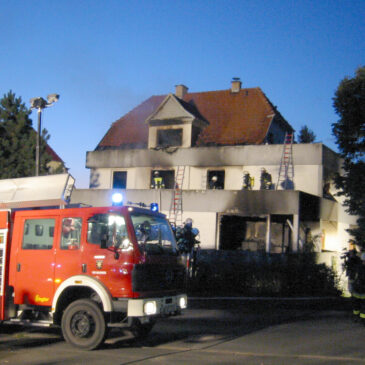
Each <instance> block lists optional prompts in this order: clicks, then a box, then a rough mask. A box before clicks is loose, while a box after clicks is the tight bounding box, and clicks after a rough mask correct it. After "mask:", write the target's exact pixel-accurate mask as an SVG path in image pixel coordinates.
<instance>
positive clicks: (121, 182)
mask: <svg viewBox="0 0 365 365" xmlns="http://www.w3.org/2000/svg"><path fill="white" fill-rule="evenodd" d="M126 187H127V171H114V172H113V189H126Z"/></svg>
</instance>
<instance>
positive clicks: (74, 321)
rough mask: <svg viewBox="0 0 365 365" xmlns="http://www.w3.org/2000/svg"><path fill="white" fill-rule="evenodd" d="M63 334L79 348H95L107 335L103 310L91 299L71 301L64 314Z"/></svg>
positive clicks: (70, 342)
mask: <svg viewBox="0 0 365 365" xmlns="http://www.w3.org/2000/svg"><path fill="white" fill-rule="evenodd" d="M61 326H62V334H63V337H64V338H65V340H66V341H67V342H68V343H69V344H71V345H73V346H75V347H78V348H81V349H84V350H94V349H96V348H97V347H99V346H100V345H101V344H102V343H103V342H104V340H105V338H106V336H107V326H106V323H105V318H104V315H103V312H102V311H101V309H100V308H99V306H98V305H97V304H96V303H95V302H94V301H92V300H90V299H80V300H76V301H75V302H73V303H71V304H70V305H69V306H68V307H67V308H66V310H65V312H64V314H63V316H62V324H61Z"/></svg>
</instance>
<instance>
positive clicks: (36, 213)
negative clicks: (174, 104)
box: [0, 175, 187, 350]
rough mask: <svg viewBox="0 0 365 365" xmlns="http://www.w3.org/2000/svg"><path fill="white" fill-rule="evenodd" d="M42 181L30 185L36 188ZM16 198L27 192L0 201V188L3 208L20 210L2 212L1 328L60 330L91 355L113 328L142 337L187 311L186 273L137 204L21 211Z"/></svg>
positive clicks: (159, 227) (171, 242)
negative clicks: (12, 325) (165, 318)
mask: <svg viewBox="0 0 365 365" xmlns="http://www.w3.org/2000/svg"><path fill="white" fill-rule="evenodd" d="M61 176H62V175H61ZM45 178H47V177H45ZM45 178H43V180H42V178H41V177H39V178H29V179H37V180H34V181H35V182H38V184H36V185H37V188H41V187H42V184H43V186H47V183H45V181H46V180H45ZM15 180H25V179H14V180H12V181H15ZM40 180H42V184H39V181H40ZM27 184H28V186H32V189H33V190H34V189H35V188H34V184H29V183H28V182H27ZM27 184H26V185H27ZM18 185H19V184H18ZM32 189H31V190H32ZM63 190H64V191H63V193H62V194H63V195H65V191H66V192H67V191H69V190H70V189H69V187H68V186H67V184H66V185H65V188H64V189H63ZM8 195H9V194H8ZM14 195H18V196H24V189H22V188H19V186H17V194H12V199H8V202H4V200H1V196H2V194H1V186H0V208H4V207H7V206H11V205H12V204H13V206H16V207H17V208H15V209H6V208H4V209H2V210H0V275H1V277H0V321H1V322H2V324H7V323H19V324H22V325H26V324H28V325H40V326H60V327H61V329H62V334H63V336H64V338H65V340H66V341H67V342H69V343H70V344H72V345H74V346H77V347H79V348H82V349H87V350H91V349H95V348H97V347H98V346H100V345H101V344H102V343H103V341H104V339H105V338H106V336H107V332H108V328H110V327H128V328H130V329H131V330H132V332H133V333H134V334H135V335H137V336H142V335H146V334H148V332H149V331H150V330H151V329H152V326H153V325H154V323H155V321H156V319H157V318H158V317H160V316H169V315H177V314H179V313H180V312H181V310H182V309H184V308H186V306H187V296H186V294H185V292H184V282H185V267H184V265H183V262H182V261H181V260H180V257H179V256H178V254H177V248H176V242H175V238H174V235H173V232H172V230H171V227H170V225H169V223H168V221H167V220H166V217H165V216H164V215H163V214H160V213H158V212H153V211H151V210H148V209H142V208H138V207H134V206H129V207H128V206H121V207H118V206H111V207H82V208H62V207H61V208H56V209H48V208H47V209H45V208H44V207H43V208H36V209H34V208H33V209H24V208H20V207H21V205H26V203H24V202H21V201H20V200H18V202H15V200H16V199H15V200H14V199H13V197H14ZM41 200H42V199H38V202H39V201H41ZM10 201H12V204H11V202H10ZM46 201H53V200H52V199H46V200H43V205H46V204H47V203H46ZM28 205H30V204H29V202H28ZM33 205H35V204H33Z"/></svg>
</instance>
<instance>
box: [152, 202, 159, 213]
mask: <svg viewBox="0 0 365 365" xmlns="http://www.w3.org/2000/svg"><path fill="white" fill-rule="evenodd" d="M150 209H151V210H152V212H158V204H157V203H151V204H150Z"/></svg>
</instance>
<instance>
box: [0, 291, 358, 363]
mask: <svg viewBox="0 0 365 365" xmlns="http://www.w3.org/2000/svg"><path fill="white" fill-rule="evenodd" d="M364 338H365V326H363V325H362V324H359V323H354V322H353V321H352V320H351V316H350V311H349V302H348V301H346V300H340V299H333V298H317V299H315V298H311V299H308V298H300V299H299V298H297V299H290V298H287V299H283V298H280V299H278V298H269V299H262V298H226V299H222V298H215V299H213V298H195V299H191V300H190V307H189V309H188V310H187V311H186V312H185V313H184V314H183V315H182V316H178V317H172V318H169V319H165V320H161V321H160V322H158V323H157V324H156V326H155V327H154V329H153V330H152V332H151V334H150V336H149V337H148V338H146V339H145V340H136V339H134V338H133V337H132V336H131V334H129V333H127V332H124V333H123V332H121V331H116V330H113V331H112V332H111V334H110V336H109V338H108V339H107V341H106V343H105V345H104V346H103V347H102V348H101V349H99V350H96V351H89V352H87V351H82V350H78V349H75V348H73V347H71V346H69V345H68V344H67V343H65V342H64V341H63V340H62V337H61V336H60V332H59V331H58V330H56V329H38V328H28V329H27V328H19V327H16V326H6V327H4V328H2V331H1V333H0V364H27V365H40V364H47V365H52V364H87V365H94V364H113V365H114V364H115V365H122V364H123V365H128V364H199V365H203V364H248V365H251V364H255V365H279V364H280V365H283V364H284V365H285V364H289V365H292V364H304V365H307V364H308V365H312V364H321V365H322V364H336V365H337V364H343V365H345V364H346V365H347V364H365V346H364Z"/></svg>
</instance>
